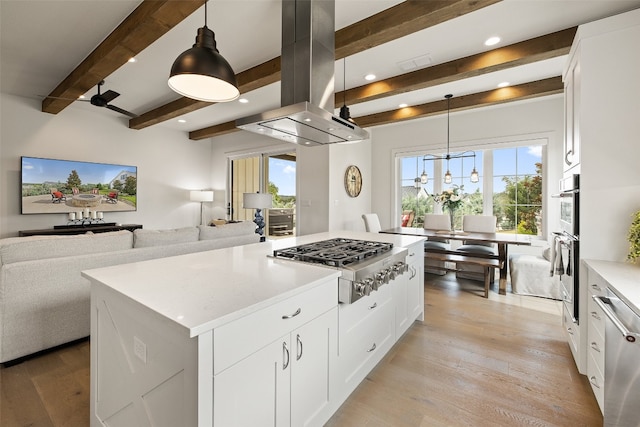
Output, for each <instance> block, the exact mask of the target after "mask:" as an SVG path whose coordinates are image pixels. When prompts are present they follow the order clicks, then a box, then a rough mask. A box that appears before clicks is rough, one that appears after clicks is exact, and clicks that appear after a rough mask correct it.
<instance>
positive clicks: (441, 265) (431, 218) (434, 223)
mask: <svg viewBox="0 0 640 427" xmlns="http://www.w3.org/2000/svg"><path fill="white" fill-rule="evenodd" d="M423 227H424V229H425V230H433V231H439V230H451V221H450V219H449V215H438V214H425V215H424V223H423ZM430 249H431V250H433V249H440V250H448V249H451V245H450V244H449V240H448V239H444V238H439V237H429V238H428V239H427V240H425V242H424V250H425V252H428V251H429V250H430ZM430 267H432V268H430ZM424 272H425V273H430V274H437V275H439V276H444V275H445V274H447V271H446V270H445V262H444V261H437V260H434V259H425V260H424Z"/></svg>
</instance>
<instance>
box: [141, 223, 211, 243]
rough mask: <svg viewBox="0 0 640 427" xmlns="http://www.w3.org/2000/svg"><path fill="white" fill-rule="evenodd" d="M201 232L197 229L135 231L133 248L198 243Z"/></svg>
mask: <svg viewBox="0 0 640 427" xmlns="http://www.w3.org/2000/svg"><path fill="white" fill-rule="evenodd" d="M199 233H200V232H199V230H198V229H197V228H196V227H183V228H172V229H168V230H144V229H137V230H133V247H134V248H148V247H150V246H165V245H175V244H178V243H188V242H197V241H198V235H199Z"/></svg>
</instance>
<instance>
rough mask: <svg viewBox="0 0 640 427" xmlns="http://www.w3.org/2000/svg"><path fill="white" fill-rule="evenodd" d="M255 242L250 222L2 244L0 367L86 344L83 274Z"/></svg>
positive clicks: (87, 325) (18, 239)
mask: <svg viewBox="0 0 640 427" xmlns="http://www.w3.org/2000/svg"><path fill="white" fill-rule="evenodd" d="M257 242H259V236H258V235H257V234H255V224H254V223H253V222H250V221H245V222H240V223H232V224H225V225H222V226H217V227H208V226H199V227H186V228H178V229H171V230H143V229H139V230H134V232H131V231H126V230H123V231H116V232H109V233H96V234H92V233H90V232H89V233H87V234H81V235H73V236H30V237H10V238H6V239H0V363H5V362H8V361H13V360H15V359H19V358H21V357H23V356H27V355H30V354H32V353H36V352H38V351H41V350H45V349H48V348H51V347H55V346H58V345H60V344H64V343H68V342H71V341H74V340H77V339H80V338H83V337H87V336H89V329H90V286H89V281H88V280H87V279H85V278H83V277H82V276H81V275H80V272H81V271H83V270H88V269H91V268H98V267H106V266H111V265H117V264H126V263H132V262H137V261H145V260H149V259H154V258H162V257H169V256H174V255H182V254H187V253H193V252H200V251H207V250H213V249H219V248H224V247H230V246H238V245H243V244H249V243H257Z"/></svg>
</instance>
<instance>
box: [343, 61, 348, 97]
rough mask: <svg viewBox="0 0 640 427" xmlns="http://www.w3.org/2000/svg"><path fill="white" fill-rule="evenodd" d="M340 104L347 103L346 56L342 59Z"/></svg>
mask: <svg viewBox="0 0 640 427" xmlns="http://www.w3.org/2000/svg"><path fill="white" fill-rule="evenodd" d="M342 104H343V105H347V57H346V56H345V57H344V59H343V60H342Z"/></svg>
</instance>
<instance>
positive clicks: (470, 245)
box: [456, 215, 498, 283]
mask: <svg viewBox="0 0 640 427" xmlns="http://www.w3.org/2000/svg"><path fill="white" fill-rule="evenodd" d="M496 223H497V218H496V217H495V216H493V215H465V216H464V217H463V218H462V231H466V232H469V233H495V232H496ZM457 250H458V251H459V252H467V253H469V255H473V254H479V255H497V254H498V251H497V248H496V245H495V243H491V242H470V241H463V242H462V246H460V247H459V248H458V249H457ZM456 277H460V278H464V279H471V280H478V281H480V282H483V281H484V269H483V267H481V266H476V265H472V264H465V265H464V266H461V268H459V269H458V271H457V272H456ZM494 279H495V270H491V276H490V281H491V283H493V281H494Z"/></svg>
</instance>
